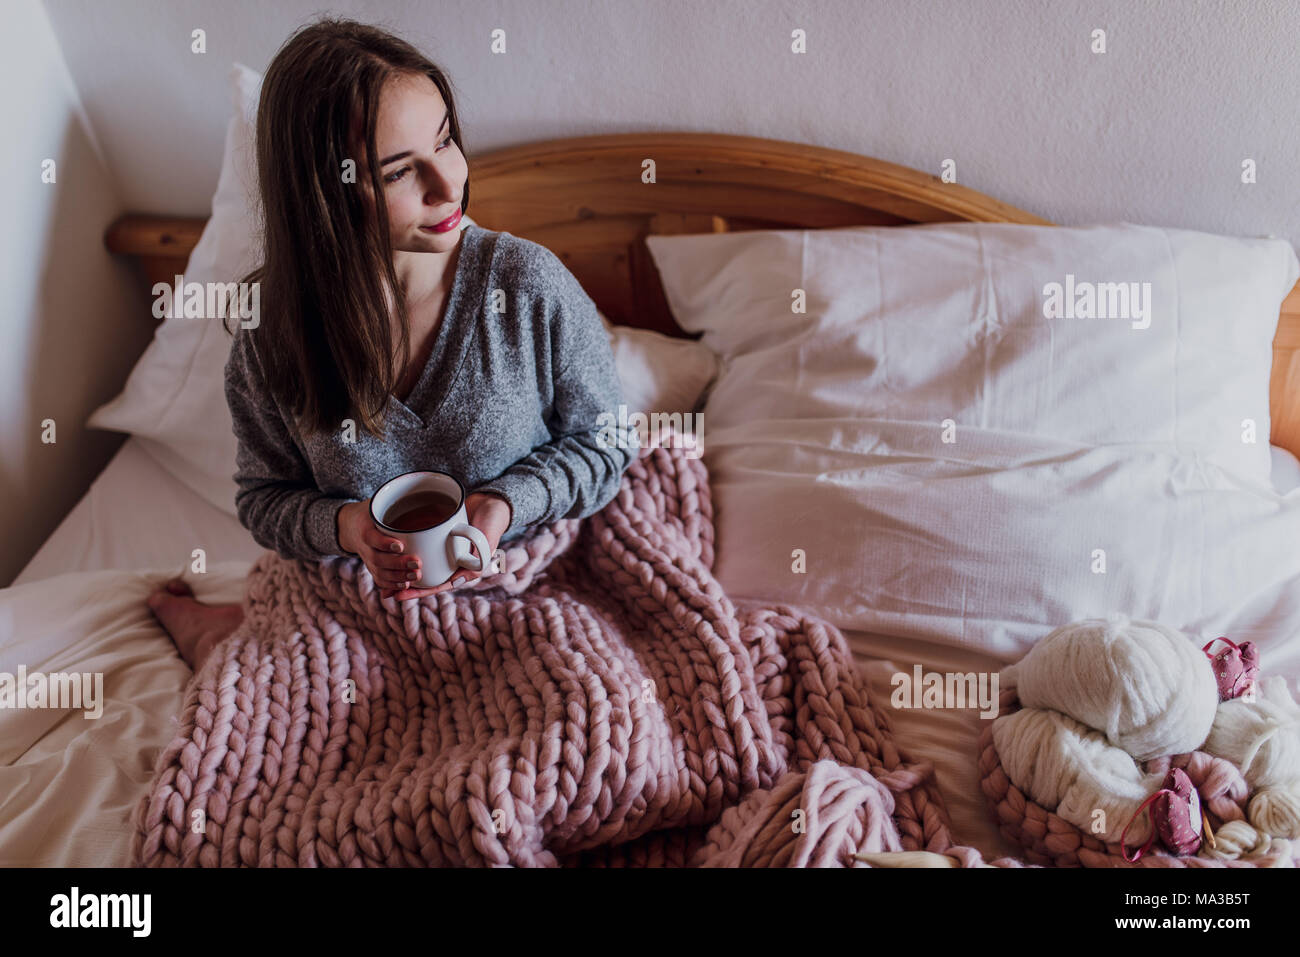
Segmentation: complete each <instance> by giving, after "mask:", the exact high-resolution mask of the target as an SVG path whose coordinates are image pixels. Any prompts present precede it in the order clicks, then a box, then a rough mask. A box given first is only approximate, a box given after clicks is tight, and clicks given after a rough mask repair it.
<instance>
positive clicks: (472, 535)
mask: <svg viewBox="0 0 1300 957" xmlns="http://www.w3.org/2000/svg"><path fill="white" fill-rule="evenodd" d="M457 535H459V536H460V537H461V538H467V539H469V542H470V544H471V545H472V546H474V547H475V548H477V549H478V565H474V566H471V565H466V564H464V563H465V562H466V561H467V560H468V559H464V558H457V557H456V551H455V547H454V546H453V544H452V539H453V538H454V537H456V536H457ZM470 557H471V558H472V557H473V556H470ZM447 558H448V564H451V565H454V566H456V567H457V568H468V569H469V570H470V571H472V572H481V571H483V569H485V568H487V563H488V559H490V558H491V556H490V555H488V540H487V536H486V535H484V534H483V533H482V532H480V531H479V530H478V529H477V528H475V527H474V526H473V525H470V524H468V523H465V524H463V525H457V526H456V527H455V528H453V529H452V530H451V531H450V532H448V533H447Z"/></svg>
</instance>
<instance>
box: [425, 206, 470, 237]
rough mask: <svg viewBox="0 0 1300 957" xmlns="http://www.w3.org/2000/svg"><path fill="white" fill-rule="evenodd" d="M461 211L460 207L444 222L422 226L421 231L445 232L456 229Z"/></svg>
mask: <svg viewBox="0 0 1300 957" xmlns="http://www.w3.org/2000/svg"><path fill="white" fill-rule="evenodd" d="M460 213H461V211H460V210H459V209H458V210H456V212H454V213H452V214H451V215H450V216H448V217H447V218H446V219H444V220H443V221H442V222H440V223H438V224H436V225H434V226H421V227H420V231H421V232H425V233H445V232H447V231H448V230H451V229H455V228H456V225H457V224H458V223H459V222H460Z"/></svg>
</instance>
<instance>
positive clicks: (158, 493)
mask: <svg viewBox="0 0 1300 957" xmlns="http://www.w3.org/2000/svg"><path fill="white" fill-rule="evenodd" d="M149 445H150V442H149V440H148V439H141V438H139V437H137V436H131V437H130V438H128V439H127V440H126V442H124V443H123V444H122V447H121V448H120V449H118V451H117V453H116V454H115V455H114V456H113V458H112V459H111V460H110V461H109V463H108V465H107V466H105V468H104V471H103V472H101V473H100V474H99V476H98V477H96V479H95V481H94V482H93V483H92V484H91V486H90V488H89V489H88V490H87V491H86V494H85V495H83V496H82V497H81V501H79V502H78V503H77V505H76V507H74V508H73V509H72V511H71V512H69V513H68V515H67V517H66V518H64V520H63V521H62V522H61V523H60V525H59V527H58V528H57V529H55V530H54V534H52V535H51V536H50V537H49V539H47V540H46V542H45V544H44V545H42V546H41V548H40V550H39V551H38V552H37V553H36V554H35V555H34V556H32V559H31V561H29V562H28V563H27V565H26V566H25V567H24V568H23V570H22V572H21V573H20V574H19V575H18V577H17V578H15V579H14V584H15V585H21V584H25V583H27V582H33V581H39V580H40V579H42V578H49V577H51V576H53V575H62V574H65V573H67V572H76V571H96V570H100V569H109V568H117V569H132V568H152V569H165V568H171V569H174V570H175V571H176V572H180V571H181V570H182V568H188V567H189V565H190V562H191V553H192V551H193V549H195V548H202V549H203V550H204V552H205V556H206V560H207V562H208V563H213V562H222V561H230V560H234V559H242V560H246V561H249V562H251V561H252V560H253V559H255V558H256V557H257V556H258V555H259V554H260V553H261V551H262V547H261V546H260V545H258V544H257V542H255V541H253V536H252V535H250V534H249V532H248V529H246V528H244V526H242V525H240V524H239V520H238V519H237V518H235V517H234V516H233V515H230V514H228V513H226V512H223V511H221V509H219V508H216V507H215V506H213V505H212V504H211V503H209V502H208V501H207V500H206V499H204V498H203V497H202V496H200V495H199V494H198V493H196V492H195V491H193V490H192V489H191V488H190V487H189V486H187V485H185V484H184V483H183V482H181V481H180V480H179V479H177V478H176V477H175V476H173V475H172V474H171V473H170V472H168V471H167V470H166V469H165V468H163V467H162V466H161V465H160V464H159V463H158V461H157V460H156V459H155V458H154V457H153V456H152V454H151V453H150V452H149Z"/></svg>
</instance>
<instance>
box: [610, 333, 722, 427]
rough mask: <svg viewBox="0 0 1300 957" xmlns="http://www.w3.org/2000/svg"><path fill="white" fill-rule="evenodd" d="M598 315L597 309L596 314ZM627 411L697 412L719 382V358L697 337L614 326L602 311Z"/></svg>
mask: <svg viewBox="0 0 1300 957" xmlns="http://www.w3.org/2000/svg"><path fill="white" fill-rule="evenodd" d="M597 311H598V312H599V310H597ZM600 321H601V322H603V323H604V324H605V331H606V332H607V333H609V338H610V342H609V344H610V348H611V349H612V350H613V353H614V364H615V365H616V366H617V367H618V377H619V381H620V382H621V383H622V385H623V401H624V402H626V403H627V407H628V413H629V414H630V413H633V412H694V411H696V410H697V409H698V408H699V407H700V406H701V405H703V404H704V401H705V399H706V398H707V395H708V389H709V386H711V385H712V384H713V382H714V380H715V379H716V378H717V375H718V372H719V369H720V365H721V364H720V363H719V362H718V357H717V354H716V353H714V352H713V350H712V349H709V348H708V347H707V346H704V345H701V344H700V343H698V342H696V341H695V340H693V339H683V338H678V337H673V336H666V335H664V334H663V333H660V332H655V331H654V330H652V329H634V328H632V327H631V326H615V325H612V324H611V323H610V321H609V320H608V319H607V318H605V315H604V313H600Z"/></svg>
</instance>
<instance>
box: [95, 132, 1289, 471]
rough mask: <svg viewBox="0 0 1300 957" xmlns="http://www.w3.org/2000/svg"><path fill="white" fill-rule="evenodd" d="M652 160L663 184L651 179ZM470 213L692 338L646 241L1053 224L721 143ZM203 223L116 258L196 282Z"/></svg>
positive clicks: (509, 169) (500, 169) (553, 176)
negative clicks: (752, 232) (671, 304)
mask: <svg viewBox="0 0 1300 957" xmlns="http://www.w3.org/2000/svg"><path fill="white" fill-rule="evenodd" d="M648 160H653V161H654V182H652V183H647V182H644V181H643V170H644V169H645V167H646V165H647V161H648ZM469 176H470V184H471V187H470V210H469V214H470V215H471V216H472V217H473V219H474V221H475V222H476V223H478V224H480V225H482V226H484V227H486V228H488V229H494V230H508V231H509V232H511V233H513V234H514V235H516V236H522V237H524V238H527V239H531V240H533V241H534V242H538V243H541V244H542V245H544V246H546V247H547V248H549V249H550V250H552V251H553V252H554V253H555V254H556V255H557V256H559V257H560V258H561V259H562V260H563V261H564V263H565V265H566V266H567V267H568V268H569V270H570V271H571V272H572V273H573V274H574V275H575V276H576V277H577V278H578V280H579V281H580V282H581V283H582V285H583V287H584V288H585V289H586V290H587V293H588V294H589V295H590V296H591V298H592V299H593V300H594V301H595V303H596V305H597V306H599V307H600V309H601V311H602V312H604V313H605V315H606V316H608V317H609V319H610V321H611V322H614V323H618V324H620V325H627V326H636V327H639V328H645V329H654V330H657V331H659V332H664V333H667V334H668V335H673V336H685V335H686V333H685V332H683V331H682V330H681V329H680V328H679V327H678V326H677V324H676V323H675V322H674V321H673V318H672V314H671V312H670V311H669V309H668V304H667V302H666V301H665V299H664V295H663V289H662V286H661V285H660V282H659V277H658V273H657V271H656V270H655V267H654V263H653V261H652V259H651V257H650V253H649V250H648V249H647V248H646V246H645V243H644V241H643V240H644V237H645V236H646V235H652V234H678V233H701V232H724V231H736V230H745V229H821V228H827V227H836V226H881V225H883V226H898V225H906V224H908V223H933V222H954V221H961V220H967V221H973V222H1008V223H1030V224H1038V225H1052V224H1051V223H1049V222H1048V221H1047V220H1044V219H1039V218H1038V217H1037V216H1033V215H1031V214H1030V213H1026V212H1024V211H1023V210H1020V209H1016V208H1015V207H1013V206H1008V205H1006V204H1005V203H1001V202H999V201H997V200H995V199H993V198H991V197H989V196H985V195H984V194H982V193H978V192H976V191H974V190H971V189H967V188H966V187H964V186H959V185H956V184H952V183H944V182H942V181H941V180H939V179H938V178H937V177H935V176H931V175H928V174H926V173H922V172H919V171H917V170H913V169H908V168H907V167H905V166H898V165H896V164H893V163H886V162H884V161H882V160H877V159H872V158H870V157H865V156H859V155H857V154H855V153H847V152H843V151H841V150H832V149H826V148H823V147H818V146H807V145H804V144H802V143H788V142H784V141H781V140H767V139H757V138H754V137H748V136H729V135H724V134H711V133H672V132H668V133H628V134H620V135H610V136H586V137H577V138H573V139H561V140H549V141H545V142H538V143H529V144H526V145H524V146H516V147H512V148H510V149H504V150H499V151H497V152H494V153H489V154H487V155H484V156H480V157H476V158H474V159H473V160H471V161H470V173H469ZM205 222H206V220H204V219H189V218H177V217H169V216H144V215H127V216H123V217H121V218H120V219H118V220H117V221H116V222H114V223H113V224H112V226H110V227H109V229H108V231H107V234H106V235H105V243H106V245H107V246H108V248H109V249H110V250H112V251H113V252H115V253H121V254H124V255H128V256H133V257H135V258H136V259H138V260H139V262H140V263H141V265H142V266H143V269H144V273H145V275H146V277H147V278H148V282H149V284H150V286H152V284H153V283H155V282H166V283H169V284H170V283H171V282H172V281H173V277H174V276H175V275H176V274H178V273H183V272H184V271H185V264H186V262H187V260H188V259H189V255H190V251H191V250H192V249H193V248H194V245H195V243H197V242H198V239H199V235H200V234H201V233H202V231H203V226H204V223H205ZM1269 405H1270V413H1271V419H1272V435H1271V438H1270V440H1271V442H1272V443H1273V444H1274V445H1279V446H1281V447H1283V448H1285V449H1288V450H1289V451H1291V452H1293V453H1295V454H1297V455H1300V284H1297V285H1296V288H1295V289H1293V290H1291V293H1290V294H1289V295H1288V296H1287V297H1286V299H1285V301H1284V302H1283V303H1282V308H1281V314H1280V316H1279V322H1278V327H1277V334H1276V336H1275V338H1274V340H1273V369H1272V377H1271V380H1270V385H1269Z"/></svg>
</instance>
